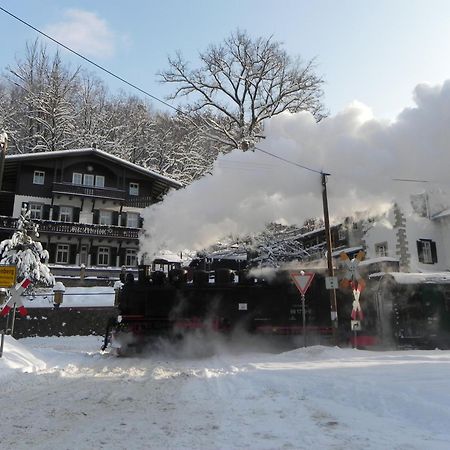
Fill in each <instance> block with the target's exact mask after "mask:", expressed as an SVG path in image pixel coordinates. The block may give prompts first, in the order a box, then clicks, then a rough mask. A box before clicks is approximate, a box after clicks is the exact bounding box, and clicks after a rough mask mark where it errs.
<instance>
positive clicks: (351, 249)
mask: <svg viewBox="0 0 450 450" xmlns="http://www.w3.org/2000/svg"><path fill="white" fill-rule="evenodd" d="M362 249H363V248H362V246H361V245H358V246H357V247H346V248H341V249H340V250H335V251H334V252H332V253H331V254H332V255H333V256H339V255H340V254H341V253H354V252H359V251H360V250H362Z"/></svg>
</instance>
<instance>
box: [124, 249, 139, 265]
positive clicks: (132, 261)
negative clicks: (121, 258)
mask: <svg viewBox="0 0 450 450" xmlns="http://www.w3.org/2000/svg"><path fill="white" fill-rule="evenodd" d="M136 264H137V251H136V250H135V249H134V248H127V250H126V252H125V265H126V266H135V265H136Z"/></svg>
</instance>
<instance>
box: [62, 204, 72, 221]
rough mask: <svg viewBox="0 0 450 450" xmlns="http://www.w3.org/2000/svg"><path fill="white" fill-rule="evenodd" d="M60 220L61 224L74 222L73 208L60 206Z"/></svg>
mask: <svg viewBox="0 0 450 450" xmlns="http://www.w3.org/2000/svg"><path fill="white" fill-rule="evenodd" d="M59 220H60V221H61V222H73V208H72V207H71V206H60V208H59Z"/></svg>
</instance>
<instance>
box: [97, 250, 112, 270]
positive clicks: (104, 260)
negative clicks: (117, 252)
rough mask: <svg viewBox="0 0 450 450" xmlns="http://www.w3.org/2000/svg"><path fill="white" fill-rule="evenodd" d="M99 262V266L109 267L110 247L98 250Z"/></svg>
mask: <svg viewBox="0 0 450 450" xmlns="http://www.w3.org/2000/svg"><path fill="white" fill-rule="evenodd" d="M97 260H98V262H97V264H98V265H99V266H107V265H108V264H109V247H99V248H98V256H97Z"/></svg>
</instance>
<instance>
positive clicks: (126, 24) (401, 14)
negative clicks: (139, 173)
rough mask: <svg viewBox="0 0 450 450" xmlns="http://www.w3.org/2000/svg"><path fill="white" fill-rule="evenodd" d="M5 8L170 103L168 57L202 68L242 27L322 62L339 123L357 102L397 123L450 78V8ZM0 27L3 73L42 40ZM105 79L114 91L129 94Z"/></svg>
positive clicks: (7, 3) (12, 3) (284, 4)
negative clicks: (177, 54) (211, 50)
mask: <svg viewBox="0 0 450 450" xmlns="http://www.w3.org/2000/svg"><path fill="white" fill-rule="evenodd" d="M0 6H2V7H3V8H5V9H7V10H9V11H11V12H12V13H14V14H16V15H17V16H19V17H21V18H22V19H24V20H26V21H28V22H30V23H31V24H33V25H34V26H36V27H37V28H40V29H42V30H44V31H46V32H48V33H49V34H52V35H54V36H56V37H58V39H60V40H62V41H63V42H64V43H66V44H67V45H69V46H72V47H74V48H75V49H76V50H78V51H79V52H81V53H83V54H85V55H86V56H87V57H89V58H91V59H93V60H95V61H96V62H98V63H99V64H101V65H104V66H105V67H107V68H108V69H110V70H111V71H113V72H115V73H117V74H118V75H120V76H122V77H123V78H126V79H127V80H129V81H130V82H133V83H135V84H137V85H139V86H140V87H142V88H143V89H145V90H147V91H149V92H151V93H152V94H154V95H156V96H158V97H164V96H165V95H166V94H167V93H168V89H167V87H164V86H162V85H161V84H160V83H158V81H157V77H156V75H155V74H156V72H158V70H161V69H164V68H166V67H167V55H169V54H173V53H174V51H175V50H181V52H182V53H183V54H184V55H185V56H186V57H187V58H188V59H190V60H191V61H195V58H196V54H197V52H198V51H201V50H203V49H205V47H206V46H207V45H208V44H209V43H216V42H219V41H221V40H222V39H223V38H224V37H226V36H228V34H229V33H230V32H231V31H233V30H235V29H236V28H238V27H239V28H241V29H245V30H247V31H248V32H249V33H250V34H251V35H253V36H268V35H273V36H274V38H275V39H276V40H278V41H282V42H283V43H284V46H285V48H286V50H287V51H288V52H289V53H290V54H291V55H301V56H302V57H303V58H304V59H310V58H313V57H316V58H317V63H318V72H319V73H321V74H322V75H323V77H324V78H325V80H326V85H325V98H324V102H325V105H326V107H327V109H328V110H329V111H330V112H331V113H332V114H333V113H336V112H338V111H340V110H342V109H343V108H344V107H345V106H346V105H348V104H349V103H350V102H352V101H353V100H358V101H360V102H363V103H365V104H366V105H368V106H369V107H370V108H372V110H373V111H374V114H375V116H376V117H379V118H383V117H385V118H394V117H395V116H396V114H397V113H398V112H400V111H401V110H402V109H403V108H404V107H406V106H410V105H412V104H413V103H412V96H413V89H414V87H415V86H416V85H417V84H419V83H421V82H428V83H431V84H437V83H442V82H443V81H444V80H445V79H447V78H450V52H449V48H450V26H449V23H450V20H449V19H450V2H449V1H446V0H428V1H425V0H423V1H418V0H377V1H372V0H370V1H369V0H366V1H362V0H361V1H357V0H340V1H337V0H336V1H332V0H316V1H303V0H298V1H295V0H278V1H269V0H240V1H238V0H228V1H226V2H225V1H211V0H210V1H206V0H205V1H203V0H191V1H188V0H185V1H181V0H171V1H151V0H148V1H142V0H141V1H137V0H136V1H133V0H130V1H128V2H123V1H120V2H119V1H113V0H97V1H92V0H90V1H84V0H81V1H80V0H79V1H68V0H39V1H37V0H21V1H17V0H0ZM0 25H1V29H2V35H3V39H2V44H1V45H0V62H1V63H0V67H1V68H4V67H6V66H7V65H13V64H14V60H15V58H20V57H21V56H22V55H23V54H24V49H25V44H26V42H27V41H32V40H34V38H35V37H36V33H35V32H34V31H32V30H30V29H28V28H27V27H25V26H24V25H22V24H21V23H19V22H17V21H15V20H14V19H13V18H11V17H9V16H8V15H6V14H5V13H3V12H1V11H0ZM63 55H64V59H65V60H67V61H68V62H69V61H70V62H71V64H74V65H78V64H81V65H83V66H86V67H88V65H87V64H86V63H84V62H83V61H81V60H78V59H77V58H76V57H74V56H72V55H70V54H67V53H66V52H63ZM88 68H89V67H88ZM90 70H92V71H93V72H96V69H94V68H90ZM99 76H101V78H103V79H104V80H105V82H106V83H107V84H108V86H110V88H111V90H113V91H114V90H116V89H119V88H123V89H124V90H125V91H130V89H129V88H127V87H126V86H122V85H121V84H120V83H119V82H118V81H116V80H114V79H112V78H110V77H109V76H108V75H106V74H102V73H99ZM155 107H159V106H158V105H157V104H155Z"/></svg>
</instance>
